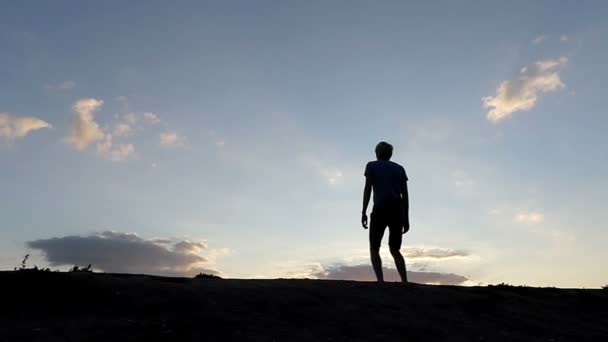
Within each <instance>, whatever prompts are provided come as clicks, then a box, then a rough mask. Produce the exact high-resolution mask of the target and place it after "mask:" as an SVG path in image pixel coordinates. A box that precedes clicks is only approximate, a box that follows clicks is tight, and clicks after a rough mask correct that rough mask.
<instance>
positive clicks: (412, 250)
mask: <svg viewBox="0 0 608 342" xmlns="http://www.w3.org/2000/svg"><path fill="white" fill-rule="evenodd" d="M404 256H405V257H406V258H407V259H408V260H415V259H430V260H445V259H454V258H466V257H469V256H471V254H470V253H469V252H467V251H464V250H460V249H451V248H442V247H424V246H423V247H409V248H405V249H404Z"/></svg>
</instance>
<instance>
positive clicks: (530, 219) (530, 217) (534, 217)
mask: <svg viewBox="0 0 608 342" xmlns="http://www.w3.org/2000/svg"><path fill="white" fill-rule="evenodd" d="M544 220H545V216H544V215H543V213H541V212H538V211H531V212H519V213H517V214H516V215H515V221H517V222H521V223H541V222H543V221H544Z"/></svg>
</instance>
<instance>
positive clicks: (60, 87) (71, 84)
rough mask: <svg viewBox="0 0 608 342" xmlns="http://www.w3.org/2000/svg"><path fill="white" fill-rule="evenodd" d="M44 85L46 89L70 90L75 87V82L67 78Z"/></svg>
mask: <svg viewBox="0 0 608 342" xmlns="http://www.w3.org/2000/svg"><path fill="white" fill-rule="evenodd" d="M44 87H45V88H46V89H48V90H56V91H61V90H70V89H74V87H76V82H74V81H69V80H68V81H63V82H61V83H59V84H47V85H45V86H44Z"/></svg>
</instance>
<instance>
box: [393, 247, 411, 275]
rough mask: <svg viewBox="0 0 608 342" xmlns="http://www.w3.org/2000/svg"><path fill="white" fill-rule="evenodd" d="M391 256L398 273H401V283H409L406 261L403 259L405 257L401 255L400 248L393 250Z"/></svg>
mask: <svg viewBox="0 0 608 342" xmlns="http://www.w3.org/2000/svg"><path fill="white" fill-rule="evenodd" d="M391 255H392V256H393V259H394V260H395V267H396V268H397V272H399V276H400V277H401V281H402V282H404V283H407V271H406V269H405V260H404V259H403V255H401V252H400V251H399V248H391Z"/></svg>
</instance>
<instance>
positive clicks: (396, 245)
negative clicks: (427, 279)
mask: <svg viewBox="0 0 608 342" xmlns="http://www.w3.org/2000/svg"><path fill="white" fill-rule="evenodd" d="M401 229H402V224H401V216H400V212H399V209H396V212H395V213H394V215H393V220H392V222H391V224H390V226H389V236H388V246H389V247H390V250H391V255H392V256H393V259H394V260H395V267H396V268H397V272H399V276H400V277H401V281H402V282H404V283H407V271H406V269H405V260H404V259H403V255H401V252H400V250H401V243H402V242H403V234H402V231H401Z"/></svg>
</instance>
